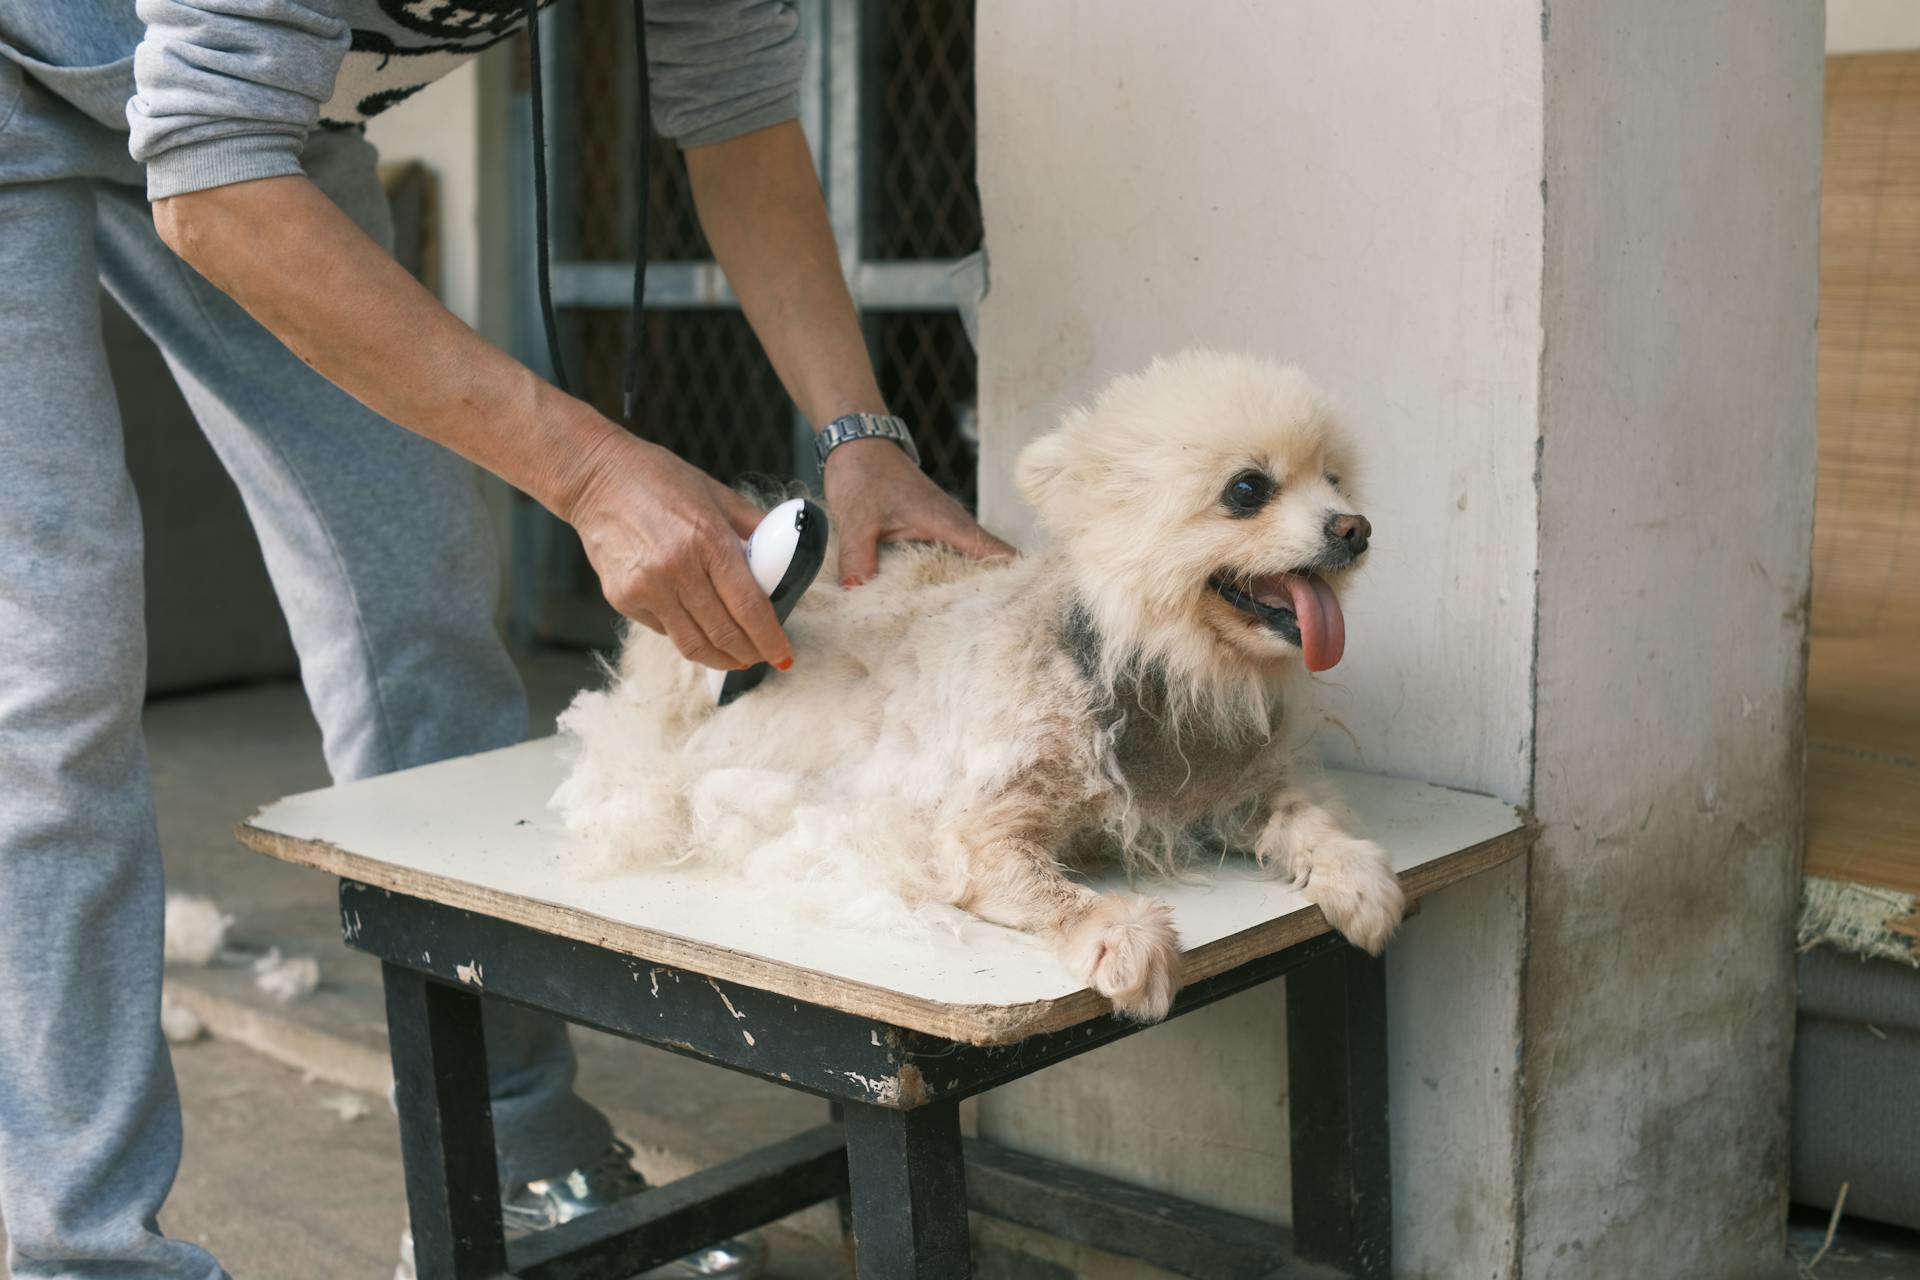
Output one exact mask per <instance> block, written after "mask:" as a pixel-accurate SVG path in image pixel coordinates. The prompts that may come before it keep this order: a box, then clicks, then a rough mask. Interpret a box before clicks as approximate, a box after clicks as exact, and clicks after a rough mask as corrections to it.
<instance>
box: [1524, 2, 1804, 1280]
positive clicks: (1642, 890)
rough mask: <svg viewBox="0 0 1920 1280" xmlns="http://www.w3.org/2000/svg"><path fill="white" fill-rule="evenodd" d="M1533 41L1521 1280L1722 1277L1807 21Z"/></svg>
mask: <svg viewBox="0 0 1920 1280" xmlns="http://www.w3.org/2000/svg"><path fill="white" fill-rule="evenodd" d="M1551 20H1552V21H1551V25H1550V26H1549V27H1548V29H1547V41H1546V51H1547V78H1546V86H1547V95H1546V120H1547V133H1546V137H1547V174H1546V192H1547V200H1546V228H1547V234H1546V270H1545V273H1544V276H1543V287H1544V303H1543V306H1542V314H1543V317H1544V320H1545V326H1546V339H1547V341H1546V355H1545V359H1544V361H1543V363H1542V370H1541V374H1542V391H1541V397H1540V399H1541V419H1540V436H1541V445H1542V448H1541V457H1540V479H1539V501H1540V534H1539V538H1540V600H1539V609H1540V618H1539V660H1538V665H1537V675H1536V680H1535V700H1536V701H1535V712H1534V739H1535V768H1534V778H1533V796H1534V808H1535V809H1536V811H1537V812H1538V814H1539V817H1540V821H1541V838H1540V843H1539V847H1538V850H1537V851H1536V853H1535V856H1534V860H1533V864H1532V874H1531V878H1530V888H1531V893H1530V895H1529V897H1530V904H1531V909H1530V913H1529V918H1528V922H1527V939H1528V970H1527V986H1526V1015H1525V1025H1524V1036H1525V1062H1526V1110H1525V1114H1526V1117H1527V1123H1526V1126H1525V1130H1524V1135H1523V1142H1524V1148H1525V1158H1524V1161H1523V1173H1522V1179H1523V1187H1524V1189H1525V1208H1526V1217H1525V1234H1524V1240H1525V1249H1524V1253H1523V1266H1524V1270H1523V1274H1524V1275H1526V1276H1527V1277H1529V1278H1531V1277H1556V1278H1557V1277H1567V1278H1568V1280H1573V1278H1574V1277H1586V1276H1685V1277H1700V1278H1701V1280H1711V1278H1712V1277H1722V1276H1723V1277H1727V1278H1728V1280H1733V1278H1735V1277H1747V1276H1754V1275H1761V1274H1765V1272H1764V1270H1763V1268H1765V1267H1769V1266H1774V1265H1777V1264H1778V1262H1779V1258H1780V1249H1781V1215H1782V1210H1783V1208H1784V1206H1785V1202H1786V1159H1787V1062H1788V1056H1789V1050H1790V1048H1791V1042H1792V1036H1793V964H1792V962H1793V952H1792V942H1791V937H1792V923H1793V912H1794V907H1795V904H1796V902H1797V900H1798V893H1799V860H1800V782H1801V771H1802V759H1801V757H1802V729H1803V719H1804V693H1805V661H1804V647H1803V646H1804V644H1805V640H1806V624H1807V603H1808V594H1807V593H1808V582H1809V557H1810V547H1811V539H1812V528H1813V478H1814V314H1815V298H1816V291H1817V283H1818V281H1817V267H1818V252H1817V250H1818V244H1819V227H1818V212H1819V196H1820V164H1819V160H1820V137H1821V129H1820V106H1821V94H1822V38H1821V13H1820V7H1819V6H1818V5H1812V4H1807V3H1805V2H1804V0H1693V2H1691V3H1688V4H1684V5H1674V4H1669V3H1665V2H1664V0H1580V2H1579V3H1565V2H1564V0H1557V2H1556V3H1555V4H1554V5H1553V7H1552V11H1551Z"/></svg>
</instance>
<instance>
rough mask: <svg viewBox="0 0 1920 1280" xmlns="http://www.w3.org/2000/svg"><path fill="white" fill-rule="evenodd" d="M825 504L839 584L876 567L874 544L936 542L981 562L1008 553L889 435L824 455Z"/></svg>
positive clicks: (859, 579) (854, 581)
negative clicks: (836, 542)
mask: <svg viewBox="0 0 1920 1280" xmlns="http://www.w3.org/2000/svg"><path fill="white" fill-rule="evenodd" d="M824 487H825V488H826V492H827V509H828V511H829V512H830V513H831V514H832V516H833V522H834V524H835V525H836V526H838V528H839V533H840V585H841V586H843V587H857V586H859V585H860V584H861V583H863V582H866V581H867V580H868V579H870V578H872V577H873V575H874V573H875V572H876V571H877V570H878V568H879V566H880V544H881V543H882V542H893V541H898V540H902V539H904V540H910V541H916V542H942V543H945V544H946V545H947V546H950V547H953V548H954V549H955V550H957V551H961V552H964V553H965V554H967V555H969V556H972V557H974V558H975V559H976V560H985V559H989V558H992V557H995V556H1010V555H1012V554H1014V550H1013V548H1012V547H1010V546H1008V545H1007V544H1006V543H1004V542H1002V541H1000V539H998V538H996V537H994V536H993V535H992V534H990V533H988V532H987V531H986V530H985V529H982V528H981V527H980V526H979V525H978V524H975V523H974V520H973V517H972V516H970V515H968V514H967V513H966V510H965V509H964V508H963V507H961V505H960V504H959V503H957V502H955V501H954V500H953V499H952V498H951V497H949V496H948V495H947V494H945V493H943V492H941V490H940V486H938V485H936V484H935V483H934V482H933V481H932V480H930V479H928V478H927V474H926V473H925V472H924V471H922V470H920V468H919V467H916V466H915V465H914V464H913V459H911V458H909V457H908V456H907V453H906V450H904V449H902V448H901V447H900V446H899V445H897V444H895V443H894V442H893V441H891V440H853V441H849V442H848V443H846V444H843V445H841V446H840V447H839V448H837V449H835V450H834V451H833V452H832V453H830V454H828V455H827V471H826V476H825V478H824Z"/></svg>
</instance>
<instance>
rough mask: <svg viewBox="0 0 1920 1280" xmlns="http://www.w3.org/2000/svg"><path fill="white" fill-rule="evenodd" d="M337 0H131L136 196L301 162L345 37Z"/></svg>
mask: <svg viewBox="0 0 1920 1280" xmlns="http://www.w3.org/2000/svg"><path fill="white" fill-rule="evenodd" d="M337 8H338V5H337V3H336V0H138V3H137V4H136V5H135V12H137V13H138V14H139V16H140V18H141V20H142V21H144V22H145V23H146V24H147V32H146V37H145V38H144V39H143V40H141V42H140V45H139V47H138V48H137V49H135V50H134V55H133V78H134V94H133V97H132V98H131V99H130V100H128V102H127V125H128V128H129V130H130V132H131V135H132V136H131V140H130V144H129V145H130V148H131V150H132V152H133V158H134V159H136V160H138V161H140V162H141V163H143V164H145V165H146V166H147V197H148V199H152V200H158V199H160V198H162V197H164V196H172V195H181V194H184V193H185V192H189V191H198V190H201V189H202V188H205V187H218V186H224V185H226V184H228V183H231V182H246V181H249V180H250V179H253V178H273V177H283V176H286V175H288V174H297V173H299V172H301V168H300V150H301V148H302V147H303V146H304V145H305V143H306V138H307V134H308V132H309V131H311V130H312V128H313V125H314V121H315V120H316V119H317V118H318V117H319V114H320V105H321V104H322V103H324V102H325V101H326V100H327V99H328V98H329V97H330V96H331V95H332V93H333V82H334V79H335V77H336V76H337V75H338V73H339V70H340V61H341V59H342V58H343V57H345V56H346V52H347V47H348V45H349V43H350V42H351V41H352V38H353V37H352V32H351V31H350V30H349V29H348V26H347V23H346V22H345V21H344V20H343V19H342V18H341V17H340V16H339V14H338V13H337V12H336V10H337Z"/></svg>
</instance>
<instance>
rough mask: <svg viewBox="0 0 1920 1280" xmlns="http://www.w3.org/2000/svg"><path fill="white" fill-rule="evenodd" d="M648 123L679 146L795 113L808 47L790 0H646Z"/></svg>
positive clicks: (744, 130)
mask: <svg viewBox="0 0 1920 1280" xmlns="http://www.w3.org/2000/svg"><path fill="white" fill-rule="evenodd" d="M646 8H647V62H648V65H649V67H650V69H651V74H652V76H653V94H652V100H653V125H654V128H655V129H657V130H659V131H660V133H661V134H663V135H664V136H666V137H668V138H671V139H673V140H674V141H675V142H676V143H678V144H679V145H680V146H682V147H698V146H704V145H706V144H707V143H710V142H725V141H726V140H727V139H729V138H737V137H739V136H740V135H741V134H743V133H751V132H753V131H754V130H755V129H764V128H766V127H767V126H768V125H773V124H779V123H781V122H782V121H786V120H791V119H793V118H794V117H795V116H797V115H798V114H799V113H800V91H799V85H800V75H801V71H802V69H803V67H804V65H805V63H806V48H805V46H804V45H803V44H802V43H801V40H800V17H799V14H798V13H796V12H795V10H794V6H793V5H792V4H791V3H788V2H787V0H646Z"/></svg>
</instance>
